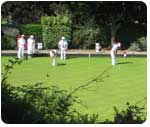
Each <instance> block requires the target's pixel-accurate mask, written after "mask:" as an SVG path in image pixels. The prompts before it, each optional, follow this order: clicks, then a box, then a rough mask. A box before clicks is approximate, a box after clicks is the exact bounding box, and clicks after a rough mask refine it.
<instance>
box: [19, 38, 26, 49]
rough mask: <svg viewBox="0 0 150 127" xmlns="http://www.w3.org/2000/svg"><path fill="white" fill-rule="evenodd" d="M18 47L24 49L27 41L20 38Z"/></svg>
mask: <svg viewBox="0 0 150 127" xmlns="http://www.w3.org/2000/svg"><path fill="white" fill-rule="evenodd" d="M18 44H19V45H18V47H19V48H22V47H24V44H25V39H24V38H19V40H18Z"/></svg>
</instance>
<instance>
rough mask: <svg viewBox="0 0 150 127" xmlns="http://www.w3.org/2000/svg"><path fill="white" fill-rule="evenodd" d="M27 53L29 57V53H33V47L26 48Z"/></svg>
mask: <svg viewBox="0 0 150 127" xmlns="http://www.w3.org/2000/svg"><path fill="white" fill-rule="evenodd" d="M27 53H28V57H31V55H32V54H33V49H32V48H28V50H27Z"/></svg>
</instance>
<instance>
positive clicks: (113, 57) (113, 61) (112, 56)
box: [110, 51, 116, 65]
mask: <svg viewBox="0 0 150 127" xmlns="http://www.w3.org/2000/svg"><path fill="white" fill-rule="evenodd" d="M110 55H111V64H112V65H115V64H116V56H115V53H114V52H113V51H111V52H110Z"/></svg>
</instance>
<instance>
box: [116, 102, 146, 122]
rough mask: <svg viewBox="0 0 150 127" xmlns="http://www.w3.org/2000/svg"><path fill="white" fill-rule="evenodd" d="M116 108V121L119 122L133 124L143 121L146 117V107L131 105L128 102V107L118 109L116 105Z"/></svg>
mask: <svg viewBox="0 0 150 127" xmlns="http://www.w3.org/2000/svg"><path fill="white" fill-rule="evenodd" d="M114 110H115V117H114V123H117V124H125V123H126V124H133V123H136V124H138V123H143V122H144V121H145V120H146V118H145V116H146V115H145V113H144V108H143V107H142V108H140V107H138V106H136V105H131V104H129V103H128V102H127V109H126V110H122V111H118V109H117V108H116V107H114Z"/></svg>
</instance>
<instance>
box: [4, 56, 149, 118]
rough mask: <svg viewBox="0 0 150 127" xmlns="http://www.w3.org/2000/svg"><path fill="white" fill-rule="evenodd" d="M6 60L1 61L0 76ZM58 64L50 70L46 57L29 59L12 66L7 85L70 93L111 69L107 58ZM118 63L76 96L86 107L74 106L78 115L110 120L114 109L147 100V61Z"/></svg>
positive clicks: (85, 58)
mask: <svg viewBox="0 0 150 127" xmlns="http://www.w3.org/2000/svg"><path fill="white" fill-rule="evenodd" d="M9 58H11V57H2V58H1V65H2V72H3V65H4V64H6V63H7V61H8V59H9ZM57 62H58V66H56V67H53V66H51V61H50V58H49V57H36V58H32V59H29V60H27V61H24V62H23V63H22V64H21V65H15V67H14V70H13V71H12V73H11V74H10V76H9V79H8V81H9V83H11V84H12V85H14V86H20V85H25V84H35V83H39V82H42V83H44V85H45V86H51V85H54V86H58V87H60V88H61V89H65V90H68V91H69V92H71V91H73V90H74V89H75V88H77V87H79V86H80V85H83V84H86V83H87V82H88V81H90V80H92V79H94V78H95V77H97V76H98V75H99V74H101V73H102V72H103V71H104V70H106V69H107V68H109V67H110V66H111V59H110V57H92V58H91V59H89V58H88V57H78V58H70V59H68V60H66V61H65V62H61V61H60V58H57ZM117 62H118V63H119V64H117V65H116V66H113V67H112V68H111V69H109V70H108V71H107V72H106V73H105V74H104V75H103V80H100V81H97V82H92V83H91V84H89V85H88V87H86V88H84V89H80V90H79V91H77V92H76V93H75V96H77V97H78V99H79V100H81V101H82V103H83V104H85V105H86V106H87V108H86V107H84V106H82V105H80V104H76V105H75V106H76V108H77V109H78V110H79V111H80V112H83V113H89V114H93V113H95V114H97V113H98V114H99V119H100V120H105V119H110V120H112V119H113V116H114V110H113V107H114V106H116V107H117V108H119V109H120V110H121V109H124V108H125V107H126V102H130V103H131V104H135V103H136V102H138V101H139V100H141V99H143V98H144V97H146V91H147V90H146V70H147V68H146V57H128V58H122V57H118V58H117ZM143 103H144V102H141V103H139V105H143Z"/></svg>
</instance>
